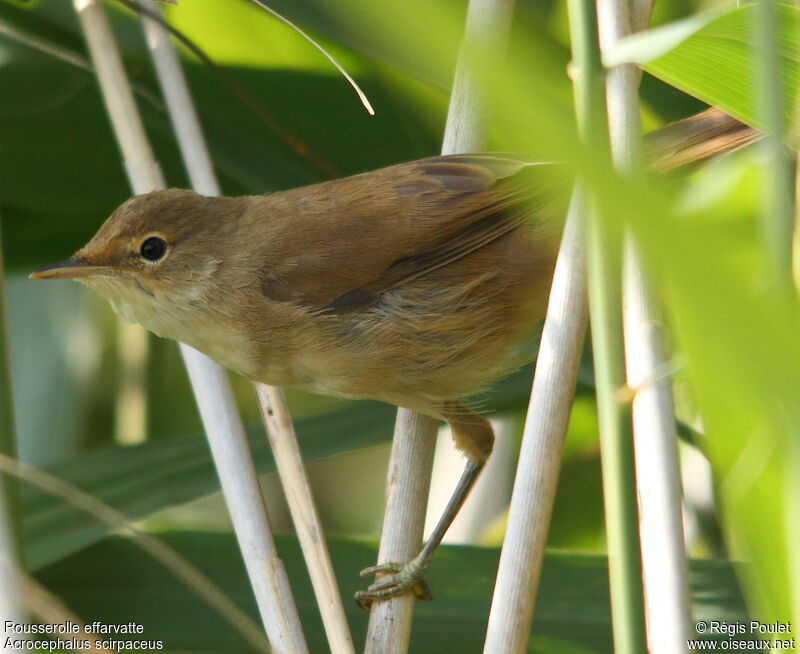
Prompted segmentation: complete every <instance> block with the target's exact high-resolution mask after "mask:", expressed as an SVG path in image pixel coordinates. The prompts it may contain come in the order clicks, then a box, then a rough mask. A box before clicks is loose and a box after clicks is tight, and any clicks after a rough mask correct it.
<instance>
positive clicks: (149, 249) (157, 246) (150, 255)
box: [139, 236, 167, 261]
mask: <svg viewBox="0 0 800 654" xmlns="http://www.w3.org/2000/svg"><path fill="white" fill-rule="evenodd" d="M166 251H167V244H166V243H165V242H164V239H161V238H158V236H151V237H150V238H146V239H145V240H144V243H142V246H141V247H140V248H139V254H141V255H142V256H143V257H144V258H145V259H147V260H148V261H158V260H159V259H160V258H161V257H163V256H164V253H165V252H166Z"/></svg>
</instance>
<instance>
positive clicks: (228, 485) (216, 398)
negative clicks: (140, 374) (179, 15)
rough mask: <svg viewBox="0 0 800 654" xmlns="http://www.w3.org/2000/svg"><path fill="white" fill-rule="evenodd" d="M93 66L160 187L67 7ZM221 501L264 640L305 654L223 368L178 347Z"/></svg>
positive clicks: (88, 7)
mask: <svg viewBox="0 0 800 654" xmlns="http://www.w3.org/2000/svg"><path fill="white" fill-rule="evenodd" d="M73 1H74V5H75V10H76V11H77V13H78V18H79V19H80V22H81V27H82V29H83V32H84V35H85V38H86V41H87V44H88V46H89V51H90V53H91V57H92V61H93V63H94V66H95V70H96V73H97V77H98V80H99V83H100V89H101V92H102V95H103V100H104V102H105V104H106V108H107V110H108V114H109V117H110V119H111V123H112V126H113V128H114V134H115V135H116V138H117V141H118V143H119V145H120V150H121V151H122V155H123V159H124V162H125V168H126V170H127V172H128V177H129V179H130V182H131V185H132V187H133V189H134V191H135V192H136V193H143V192H148V191H153V190H157V189H162V188H164V181H163V178H162V176H161V172H160V169H159V167H158V164H157V163H156V160H155V157H154V156H153V152H152V150H151V148H150V144H149V142H148V140H147V136H146V134H145V132H144V128H143V126H142V122H141V118H140V116H139V113H138V110H137V108H136V104H135V103H134V100H133V94H132V93H131V89H130V84H129V83H128V78H127V75H126V74H125V70H124V67H123V65H122V59H121V57H120V53H119V49H118V47H117V44H116V41H115V39H114V35H113V33H112V31H111V28H110V25H109V24H108V18H107V17H106V15H105V10H104V8H103V5H102V4H101V3H100V2H98V1H97V0H73ZM181 353H182V355H183V358H184V361H185V363H186V366H187V370H188V372H189V378H190V380H191V383H192V390H193V391H194V394H195V398H196V400H197V404H198V408H199V409H200V415H201V418H202V420H203V426H204V427H205V431H206V435H207V436H208V441H209V445H210V447H211V453H212V456H213V458H214V463H215V465H216V467H217V472H218V474H219V477H220V482H221V484H222V488H223V494H224V495H225V500H226V502H227V505H228V511H229V512H230V514H231V520H232V522H233V525H234V530H235V532H236V536H237V539H238V541H239V547H240V549H241V551H242V555H243V557H244V560H245V565H246V567H247V572H248V576H249V578H250V583H251V585H252V587H253V591H254V594H255V596H256V601H257V603H258V607H259V611H260V614H261V618H262V621H263V623H264V626H265V629H266V633H267V637H268V638H269V641H270V644H271V645H272V648H273V650H274V651H275V652H280V653H284V652H286V653H287V654H288V653H291V654H294V653H299V654H304V653H305V652H307V651H308V648H307V646H306V644H305V638H304V637H303V633H302V630H301V627H300V619H299V617H298V614H297V609H296V607H295V605H294V600H293V598H292V595H291V590H290V588H289V582H288V578H287V577H286V571H285V570H284V568H283V563H282V562H281V560H280V559H279V558H278V556H277V552H276V550H275V543H274V542H273V540H272V535H271V533H270V531H269V522H268V519H267V514H266V510H265V508H264V503H263V498H262V497H261V490H260V488H259V486H258V478H257V477H256V473H255V467H254V466H253V462H252V459H251V458H250V453H249V451H248V449H247V439H246V438H245V434H244V427H243V426H242V423H241V419H240V418H239V415H238V411H237V409H236V404H235V402H234V399H233V393H232V391H231V388H230V384H229V382H228V379H227V377H226V376H225V372H224V371H223V370H222V368H221V367H220V366H219V365H217V364H216V363H214V362H213V361H211V360H210V359H208V358H207V357H205V356H204V355H202V354H201V353H200V352H197V351H196V350H194V349H192V348H190V347H188V346H187V345H184V344H181Z"/></svg>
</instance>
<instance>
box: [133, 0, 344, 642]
mask: <svg viewBox="0 0 800 654" xmlns="http://www.w3.org/2000/svg"><path fill="white" fill-rule="evenodd" d="M150 5H151V7H150V8H151V9H152V11H154V12H160V7H159V6H158V5H157V4H156V3H155V2H151V3H150ZM142 26H143V29H144V31H145V36H146V38H147V42H148V46H149V48H150V51H151V53H152V56H153V63H154V65H155V67H156V73H157V75H158V79H159V83H160V85H161V89H162V93H163V95H164V97H165V99H166V102H167V109H168V111H169V114H170V118H171V120H172V124H173V126H174V129H175V133H176V135H177V138H178V145H179V147H180V150H181V154H182V156H183V161H184V165H185V167H186V170H187V171H188V173H189V179H190V180H191V183H192V187H193V188H194V190H195V191H197V192H198V193H201V194H204V195H220V188H219V183H218V181H217V178H216V175H215V174H214V168H213V166H212V164H211V157H210V156H209V154H208V148H207V146H206V142H205V138H204V137H203V132H202V129H201V127H200V121H199V120H198V118H197V112H196V111H195V108H194V104H193V102H192V98H191V94H190V92H189V87H188V85H187V83H186V78H185V76H184V74H183V70H182V68H181V65H180V60H179V59H178V56H177V52H176V51H175V48H174V47H173V45H172V42H171V41H170V37H169V34H168V33H167V30H166V29H165V28H164V27H163V26H162V25H160V24H159V23H158V22H157V21H155V20H152V19H150V18H147V17H146V16H143V17H142ZM253 387H254V389H255V392H256V398H257V400H258V404H259V408H260V410H261V415H262V419H263V421H264V426H265V428H266V430H267V433H268V435H269V440H270V445H271V446H272V452H273V456H274V458H275V463H276V467H277V468H278V473H279V475H280V478H281V483H282V484H283V487H284V493H285V495H286V498H287V501H288V504H289V509H290V511H291V514H292V521H293V522H294V525H295V531H296V532H297V536H298V540H299V541H300V545H301V548H302V551H303V556H304V558H305V560H306V566H307V567H308V571H309V576H310V577H311V584H312V586H313V588H314V593H315V595H316V597H317V604H318V606H319V609H320V613H321V616H322V623H323V625H324V627H325V633H326V635H327V637H328V643H329V645H330V648H331V652H333V654H352V652H354V648H353V641H352V638H351V637H350V631H349V628H348V625H347V618H346V616H345V612H344V605H343V604H342V598H341V594H340V593H339V588H338V586H337V583H336V576H335V574H334V571H333V565H332V563H331V559H330V554H329V553H328V547H327V544H326V542H325V536H324V533H323V530H322V521H321V520H320V517H319V514H318V512H317V510H316V507H315V505H314V498H313V495H312V493H311V487H310V484H309V481H308V477H307V475H306V472H305V468H304V466H303V460H302V457H301V454H300V447H299V445H298V443H297V437H296V435H295V432H294V427H293V425H292V419H291V416H290V414H289V407H288V405H287V404H286V398H285V397H284V395H283V392H282V391H281V390H280V389H279V388H275V387H272V386H266V385H264V384H253Z"/></svg>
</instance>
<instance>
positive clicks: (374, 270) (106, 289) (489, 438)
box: [30, 109, 758, 608]
mask: <svg viewBox="0 0 800 654" xmlns="http://www.w3.org/2000/svg"><path fill="white" fill-rule="evenodd" d="M757 136H758V134H757V132H756V131H755V130H753V129H751V128H749V127H748V126H746V125H744V124H743V123H740V122H739V121H737V120H736V119H734V118H731V117H730V116H727V115H726V114H724V113H723V112H721V111H719V110H717V109H710V110H708V111H706V112H703V113H701V114H698V115H697V116H694V117H690V118H688V119H685V120H684V121H679V122H678V123H675V124H673V125H669V126H667V127H665V128H663V129H662V130H658V131H656V132H655V133H654V134H653V135H651V136H650V137H649V138H648V140H647V146H648V147H647V151H648V159H649V161H650V166H651V167H652V168H653V169H655V170H669V169H671V168H673V167H675V166H680V165H684V164H686V163H688V162H692V161H697V160H701V159H704V158H707V157H710V156H714V155H716V154H718V153H720V152H726V151H729V150H733V149H737V148H739V147H742V146H744V145H746V144H748V143H750V142H752V141H753V140H755V139H756V138H757ZM567 196H568V194H567V193H565V191H564V188H563V181H562V177H561V176H560V166H559V164H548V163H537V162H535V161H531V160H530V158H528V157H524V156H519V155H513V154H500V153H477V154H472V153H469V154H455V155H446V156H435V157H428V158H424V159H420V160H417V161H412V162H408V163H402V164H397V165H393V166H389V167H386V168H382V169H379V170H375V171H370V172H366V173H361V174H357V175H354V176H350V177H346V178H342V179H336V180H330V181H325V182H321V183H317V184H313V185H310V186H306V187H302V188H297V189H291V190H287V191H279V192H273V193H268V194H263V195H248V196H241V197H225V196H219V197H206V196H203V195H199V194H197V193H195V192H193V191H190V190H185V189H167V190H161V191H155V192H151V193H145V194H143V195H137V196H135V197H133V198H131V199H129V200H127V201H126V202H124V203H123V204H122V205H121V206H120V207H119V208H118V209H117V210H116V211H114V212H113V213H112V215H111V216H110V217H109V218H108V219H107V220H106V221H105V222H104V223H103V224H102V226H101V227H100V228H99V230H98V231H97V233H96V234H95V235H94V237H93V238H92V239H91V240H90V241H89V242H88V243H87V244H86V245H85V246H84V247H83V248H81V249H80V250H78V251H77V252H76V253H75V255H74V256H73V257H71V258H69V259H67V260H65V261H60V262H58V263H54V264H50V265H48V266H44V267H42V268H40V269H38V270H36V271H34V272H33V273H31V275H30V276H31V277H32V278H34V279H59V278H71V279H74V280H76V281H78V282H80V283H82V284H84V285H85V286H87V287H88V288H90V289H92V290H93V291H95V292H97V293H98V294H99V295H101V296H102V297H103V298H105V299H106V300H108V301H109V303H110V304H111V306H112V307H113V308H114V310H115V311H116V312H117V313H119V314H120V315H121V316H122V317H123V318H124V319H125V320H127V321H128V322H132V323H138V324H140V325H142V326H144V327H145V328H147V329H148V330H150V331H152V332H153V333H155V334H156V335H158V336H161V337H164V338H169V339H173V340H176V341H181V342H183V343H187V344H188V345H190V346H192V347H194V348H195V349H197V350H199V351H201V352H203V353H205V354H206V355H208V356H209V357H211V358H212V359H214V360H216V361H217V362H219V363H220V364H222V365H224V366H226V367H228V368H230V369H231V370H233V371H234V372H236V373H239V374H240V375H242V376H244V377H246V378H248V379H250V380H252V381H255V382H262V383H266V384H270V385H274V386H290V387H296V388H300V389H304V390H308V391H312V392H315V393H320V394H323V395H332V396H338V397H343V398H355V399H374V400H379V401H382V402H387V403H390V404H394V405H396V406H400V407H405V408H408V409H411V410H414V411H417V412H420V413H422V414H425V415H428V416H432V417H434V418H437V419H440V420H442V421H446V422H447V423H448V424H449V426H450V428H451V432H452V437H453V441H454V444H455V447H456V448H457V449H458V450H459V451H460V452H461V453H463V454H464V456H465V459H466V463H465V467H464V471H463V473H462V476H461V478H460V480H459V482H458V484H457V486H456V488H455V490H454V491H453V494H452V497H451V500H450V502H449V503H448V506H447V508H446V509H445V511H444V513H443V515H442V517H441V518H440V520H439V521H438V523H437V525H436V527H435V528H434V530H433V532H432V534H431V536H430V537H429V539H428V541H427V542H426V543H425V545H424V546H423V548H422V550H421V551H420V553H419V555H418V556H417V557H415V558H414V559H413V560H412V561H409V562H384V563H381V564H379V565H377V566H371V567H369V568H367V569H366V570H365V571H364V574H365V575H372V574H375V575H378V579H377V580H376V581H375V583H373V584H372V585H371V586H370V587H369V588H368V589H367V590H365V591H359V592H358V593H357V594H356V599H357V601H358V602H359V603H360V604H361V605H362V606H364V607H365V608H368V607H369V606H370V605H371V604H372V603H373V602H375V601H379V600H382V599H385V598H388V597H392V596H395V595H398V594H401V593H405V592H413V593H414V594H415V595H416V596H417V597H419V598H422V599H429V598H430V597H431V594H430V590H429V588H428V587H427V584H426V583H425V581H424V572H425V570H426V569H427V567H428V565H429V564H430V561H431V558H432V556H433V553H434V551H435V549H436V548H437V546H438V545H439V544H440V542H441V540H442V538H443V537H444V535H445V532H446V531H447V529H448V527H449V525H450V523H451V522H452V520H453V519H454V518H455V516H456V514H457V513H458V510H459V508H460V507H461V505H462V504H463V502H464V500H465V499H466V497H467V495H468V494H469V491H470V489H471V487H472V486H473V485H474V482H475V481H476V479H477V477H478V475H479V473H480V471H481V469H482V468H483V466H484V465H485V462H486V460H487V459H488V457H489V455H490V453H491V450H492V445H493V441H494V434H493V431H492V427H491V425H490V424H489V422H488V421H487V420H486V418H485V417H484V416H482V415H480V414H479V413H478V412H476V411H475V410H474V409H472V408H470V406H468V404H467V403H465V402H464V401H463V399H464V398H465V397H468V396H470V395H474V394H475V393H476V392H478V391H481V390H483V389H486V388H488V387H489V386H490V385H491V384H492V383H493V382H494V381H496V380H498V379H500V378H502V377H504V376H506V375H508V374H509V373H510V372H512V371H514V370H516V369H518V368H519V367H520V366H521V365H523V364H524V363H526V362H528V361H530V360H531V358H532V357H533V355H534V353H533V352H532V343H533V338H532V336H533V333H534V331H535V329H536V325H537V323H538V322H539V321H540V320H541V319H542V318H543V317H544V314H545V311H546V307H547V300H548V294H549V289H550V284H551V281H552V276H553V269H554V266H555V261H556V256H557V252H558V245H559V240H560V233H561V228H562V223H563V216H564V214H565V211H566V204H567Z"/></svg>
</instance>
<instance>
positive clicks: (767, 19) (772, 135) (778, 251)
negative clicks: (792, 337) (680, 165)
mask: <svg viewBox="0 0 800 654" xmlns="http://www.w3.org/2000/svg"><path fill="white" fill-rule="evenodd" d="M758 4H759V7H758V14H757V17H758V20H757V22H756V34H755V37H756V38H755V40H754V43H755V58H756V70H757V71H758V75H757V85H758V93H757V94H756V97H757V99H758V110H759V118H760V122H761V124H762V125H763V127H764V130H765V132H766V136H765V138H764V139H763V141H762V143H761V152H762V157H763V163H762V165H761V170H762V173H763V174H762V187H763V190H762V193H763V203H764V208H763V211H762V220H763V223H762V234H763V239H764V256H765V263H766V267H767V271H768V274H769V279H770V282H771V284H772V285H773V287H774V288H775V289H776V290H777V291H778V292H780V293H783V294H786V295H789V294H790V293H791V292H792V290H793V281H792V231H793V218H794V202H793V195H792V190H793V189H792V173H793V164H792V160H791V157H790V156H789V151H788V149H787V148H786V147H785V146H784V134H785V129H784V122H785V118H784V117H785V111H784V109H785V105H784V101H783V90H782V88H781V60H780V56H779V51H778V48H779V45H780V38H779V34H778V21H777V16H776V7H775V4H776V3H775V1H774V0H759V3H758Z"/></svg>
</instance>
